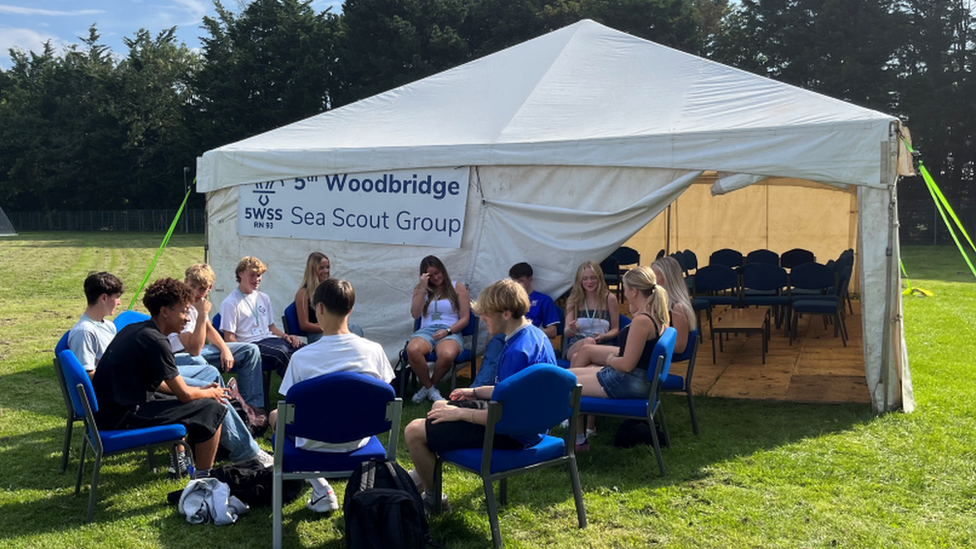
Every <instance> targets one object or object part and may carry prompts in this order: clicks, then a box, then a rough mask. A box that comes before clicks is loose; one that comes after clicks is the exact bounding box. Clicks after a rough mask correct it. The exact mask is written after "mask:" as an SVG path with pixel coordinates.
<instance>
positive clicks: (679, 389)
mask: <svg viewBox="0 0 976 549" xmlns="http://www.w3.org/2000/svg"><path fill="white" fill-rule="evenodd" d="M675 333H676V334H677V332H675ZM700 340H701V338H699V337H698V330H691V331H690V332H688V345H687V346H686V347H685V350H684V352H683V353H681V354H677V353H676V354H674V355H673V356H672V357H671V363H672V364H674V363H675V362H684V361H686V360H687V361H688V373H687V374H685V376H684V377H682V376H679V375H677V374H671V373H669V374H668V377H667V378H665V379H664V381H663V382H662V383H661V391H662V392H665V393H684V394H686V395H688V412H689V413H690V414H691V430H692V432H694V433H695V434H696V435H697V434H698V417H697V416H696V415H695V395H694V393H692V392H691V378H692V376H693V375H695V360H696V359H697V357H698V342H699V341H700Z"/></svg>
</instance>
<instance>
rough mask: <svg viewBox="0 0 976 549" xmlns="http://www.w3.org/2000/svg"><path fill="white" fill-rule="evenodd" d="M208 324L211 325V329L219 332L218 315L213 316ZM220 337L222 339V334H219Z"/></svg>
mask: <svg viewBox="0 0 976 549" xmlns="http://www.w3.org/2000/svg"><path fill="white" fill-rule="evenodd" d="M210 323H211V324H213V327H214V329H216V330H217V332H220V313H217V314H215V315H214V317H213V320H212V321H211V322H210ZM220 335H221V337H223V335H224V334H223V333H222V332H220Z"/></svg>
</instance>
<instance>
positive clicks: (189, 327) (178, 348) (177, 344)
mask: <svg viewBox="0 0 976 549" xmlns="http://www.w3.org/2000/svg"><path fill="white" fill-rule="evenodd" d="M189 313H190V321H189V322H187V323H186V327H185V328H183V333H184V334H185V333H187V332H190V333H193V330H196V329H197V315H198V314H199V313H198V312H197V308H196V307H192V306H191V307H190V311H189ZM168 337H169V345H170V347H172V348H173V354H176V353H185V352H186V347H184V346H183V342H182V341H180V334H179V333H178V332H173V333H171V334H169V336H168Z"/></svg>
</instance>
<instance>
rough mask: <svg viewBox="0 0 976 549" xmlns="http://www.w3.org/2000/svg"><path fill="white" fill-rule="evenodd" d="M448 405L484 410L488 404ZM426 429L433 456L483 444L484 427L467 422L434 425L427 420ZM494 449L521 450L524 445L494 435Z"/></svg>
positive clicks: (452, 402) (469, 401) (474, 402)
mask: <svg viewBox="0 0 976 549" xmlns="http://www.w3.org/2000/svg"><path fill="white" fill-rule="evenodd" d="M450 404H451V406H457V407H458V408H472V409H475V410H484V409H485V408H486V407H487V404H488V403H487V402H486V401H484V400H454V401H451V403H450ZM426 427H427V447H428V448H429V449H430V451H431V452H433V453H435V454H440V453H441V452H447V451H450V450H463V449H466V448H482V447H483V446H484V444H485V426H484V425H478V424H476V423H469V422H467V421H445V422H441V423H436V424H435V423H431V422H430V420H429V419H428V420H427V423H426ZM494 448H495V449H496V450H521V449H522V448H525V444H524V443H523V442H521V441H519V440H516V439H514V438H512V437H510V436H508V435H495V444H494Z"/></svg>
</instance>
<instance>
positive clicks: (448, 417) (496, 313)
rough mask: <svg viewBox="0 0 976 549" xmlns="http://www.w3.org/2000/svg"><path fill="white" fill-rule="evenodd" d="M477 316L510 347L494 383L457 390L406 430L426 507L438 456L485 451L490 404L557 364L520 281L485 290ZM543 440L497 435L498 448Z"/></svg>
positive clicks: (504, 282)
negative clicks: (530, 372)
mask: <svg viewBox="0 0 976 549" xmlns="http://www.w3.org/2000/svg"><path fill="white" fill-rule="evenodd" d="M474 307H475V312H476V313H477V314H478V315H479V316H480V317H481V320H483V321H484V322H485V324H486V325H487V326H488V330H489V331H491V332H498V333H502V334H505V348H504V349H503V350H502V355H501V357H500V358H499V361H498V371H497V374H496V375H495V379H494V383H493V384H492V385H490V386H486V387H476V388H462V389H455V390H454V391H452V392H451V401H450V402H445V401H439V402H435V403H434V405H433V406H432V407H431V410H430V412H428V413H427V418H426V419H423V418H422V419H415V420H413V421H412V422H410V423H409V424H408V425H407V427H406V429H405V430H404V438H405V440H406V443H407V448H408V449H409V450H410V458H411V459H412V460H413V464H414V467H415V468H416V471H415V472H413V473H412V474H411V476H413V477H414V480H415V481H417V482H418V484H419V485H420V488H421V490H422V491H423V492H424V495H423V497H424V505H425V506H426V507H429V508H432V506H433V504H434V502H433V496H432V495H430V494H431V492H430V491H431V490H433V488H434V465H435V463H436V460H437V456H436V454H437V453H440V452H445V451H448V450H457V449H461V448H481V447H482V445H483V444H484V441H485V422H487V420H488V411H487V408H488V402H489V401H490V400H491V395H492V393H493V392H494V390H495V387H494V385H497V384H498V383H499V382H501V381H502V380H504V379H506V378H508V377H510V376H512V375H514V374H516V373H518V372H520V371H522V370H524V369H525V368H528V367H531V366H533V365H535V364H555V363H556V354H555V352H553V349H552V343H550V341H549V338H548V337H546V334H545V333H543V331H542V330H540V329H539V328H537V327H535V326H533V325H532V322H530V321H529V319H527V318H526V317H525V314H526V313H527V312H528V311H529V296H528V294H526V293H525V288H523V287H522V286H521V285H520V284H519V283H517V282H515V281H514V280H511V279H507V280H500V281H498V282H495V283H493V284H491V285H489V286H488V287H487V288H485V289H484V290H482V292H481V294H480V295H479V296H478V302H477V303H475V305H474ZM541 438H542V435H541V434H540V435H539V436H538V437H528V438H522V437H519V438H515V437H510V436H508V435H496V436H495V448H497V449H499V450H504V449H522V448H526V447H528V446H531V445H533V444H536V443H538V441H539V440H541Z"/></svg>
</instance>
